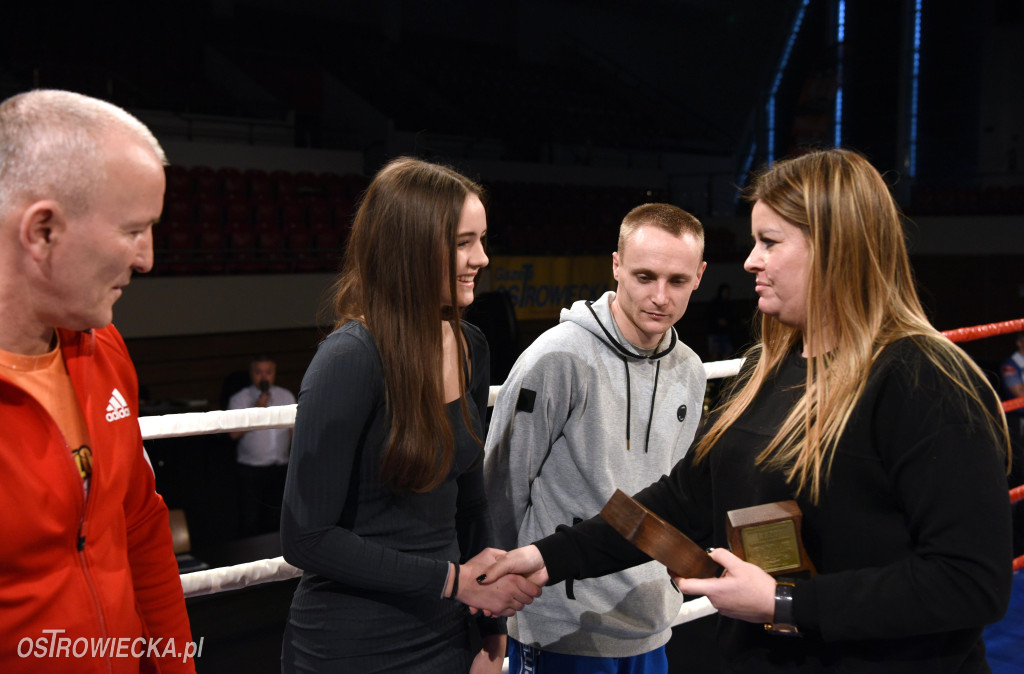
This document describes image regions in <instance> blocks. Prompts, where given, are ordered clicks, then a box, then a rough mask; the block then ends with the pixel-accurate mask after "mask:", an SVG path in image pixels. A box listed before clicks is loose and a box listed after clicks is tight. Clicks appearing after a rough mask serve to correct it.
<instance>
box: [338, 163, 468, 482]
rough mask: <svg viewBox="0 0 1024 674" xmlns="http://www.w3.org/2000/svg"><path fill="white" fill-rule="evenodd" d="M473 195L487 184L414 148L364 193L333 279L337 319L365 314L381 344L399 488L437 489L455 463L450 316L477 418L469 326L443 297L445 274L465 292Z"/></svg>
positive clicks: (387, 478) (386, 476)
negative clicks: (466, 340)
mask: <svg viewBox="0 0 1024 674" xmlns="http://www.w3.org/2000/svg"><path fill="white" fill-rule="evenodd" d="M470 194H475V195H477V196H478V197H481V199H482V195H483V189H482V188H481V187H480V186H479V185H477V184H476V183H474V182H473V181H471V180H469V179H468V178H466V177H465V176H462V175H460V174H459V173H457V172H455V171H453V170H452V169H450V168H448V167H445V166H440V165H438V164H431V163H428V162H425V161H421V160H418V159H412V158H409V157H400V158H398V159H395V160H393V161H391V162H389V163H388V164H387V165H386V166H384V168H382V169H381V170H380V171H379V172H378V173H377V175H376V176H375V177H374V179H373V181H372V182H371V183H370V186H369V187H368V188H367V190H366V193H365V194H364V195H363V197H362V200H361V202H360V204H359V208H358V210H357V211H356V215H355V219H354V221H353V224H352V229H351V232H350V234H349V240H348V246H347V248H346V251H345V257H344V262H343V265H342V274H341V276H340V278H339V279H338V281H337V282H336V283H335V286H334V290H333V293H334V308H335V320H336V325H335V327H340V326H342V325H344V324H345V323H348V322H349V321H360V322H361V323H363V324H364V325H365V326H366V328H367V329H368V330H369V332H370V334H371V335H373V339H374V341H375V343H376V345H377V349H378V351H379V352H380V357H381V362H382V364H383V368H384V380H385V386H386V391H387V405H388V413H389V415H390V417H391V431H390V435H389V437H388V444H387V447H386V449H385V451H384V456H383V458H382V461H381V467H380V476H381V481H382V482H383V483H384V484H385V485H387V486H388V487H389V488H390V489H392V490H393V491H397V492H423V491H429V490H431V489H434V488H435V487H437V486H438V485H439V484H441V482H443V481H444V479H445V477H446V475H447V474H448V472H449V470H450V469H451V464H452V460H453V456H454V437H453V433H452V429H451V424H450V423H449V421H448V415H447V414H446V412H445V401H444V381H443V376H442V364H443V363H442V361H443V357H444V354H443V345H442V332H441V324H442V321H447V322H448V323H449V324H450V325H451V327H452V330H453V331H454V333H455V343H456V344H457V354H456V357H457V360H458V375H459V392H460V398H461V399H462V414H463V417H464V418H465V419H467V426H469V423H468V419H469V413H468V408H467V406H466V402H465V379H466V372H465V354H464V351H463V336H462V329H461V326H460V324H459V320H458V315H457V310H456V309H455V308H454V307H453V308H451V310H448V308H446V307H442V306H441V295H442V292H441V291H442V284H443V283H447V284H448V292H449V295H448V296H449V297H453V298H454V297H457V294H456V286H455V248H456V246H455V241H456V234H457V231H458V224H459V218H460V217H461V215H462V206H463V204H464V203H465V201H466V198H467V196H468V195H470ZM470 428H471V426H470ZM476 439H477V441H478V442H479V438H476Z"/></svg>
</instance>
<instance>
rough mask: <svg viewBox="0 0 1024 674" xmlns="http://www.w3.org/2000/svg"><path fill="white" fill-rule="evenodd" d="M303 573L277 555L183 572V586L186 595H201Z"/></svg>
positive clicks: (283, 578)
mask: <svg viewBox="0 0 1024 674" xmlns="http://www.w3.org/2000/svg"><path fill="white" fill-rule="evenodd" d="M301 575H302V570H301V569H297V568H295V567H294V566H292V565H291V564H289V563H288V562H286V561H284V557H275V558H274V559H261V560H259V561H256V562H248V563H246V564H236V565H235V566H222V567H221V568H219V569H207V570H205V571H194V572H192V573H186V574H182V576H181V589H182V590H183V591H184V593H185V596H186V597H199V596H202V595H204V594H214V593H216V592H226V591H228V590H240V589H242V588H243V587H249V586H250V585H260V584H261V583H269V582H271V581H275V580H288V579H289V578H296V577H298V576H301Z"/></svg>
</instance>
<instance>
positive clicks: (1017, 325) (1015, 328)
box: [942, 318, 1024, 342]
mask: <svg viewBox="0 0 1024 674" xmlns="http://www.w3.org/2000/svg"><path fill="white" fill-rule="evenodd" d="M1022 330H1024V318H1018V319H1016V320H1012V321H1003V322H1002V323H989V324H988V325H975V326H973V327H970V328H957V329H956V330H944V331H943V332H942V334H943V336H945V337H947V338H948V339H949V340H950V341H951V342H973V341H974V340H976V339H984V338H986V337H995V336H996V335H1005V334H1006V333H1008V332H1021V331H1022Z"/></svg>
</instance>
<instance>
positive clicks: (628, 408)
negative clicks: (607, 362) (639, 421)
mask: <svg viewBox="0 0 1024 674" xmlns="http://www.w3.org/2000/svg"><path fill="white" fill-rule="evenodd" d="M619 358H622V356H619ZM622 364H623V365H625V366H626V451H627V452H628V451H629V414H630V411H632V409H633V403H632V402H631V400H630V393H632V390H633V387H632V386H630V384H629V361H627V360H626V359H625V358H622ZM650 431H651V428H650V426H648V427H647V432H648V433H650ZM644 451H646V450H644Z"/></svg>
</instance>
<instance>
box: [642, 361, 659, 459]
mask: <svg viewBox="0 0 1024 674" xmlns="http://www.w3.org/2000/svg"><path fill="white" fill-rule="evenodd" d="M659 374H661V361H660V360H659V361H658V362H657V363H656V366H655V368H654V390H652V391H651V411H650V412H648V414H647V435H646V436H644V454H646V453H647V449H648V448H649V447H650V445H651V422H652V421H654V397H655V396H656V395H658V375H659Z"/></svg>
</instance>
